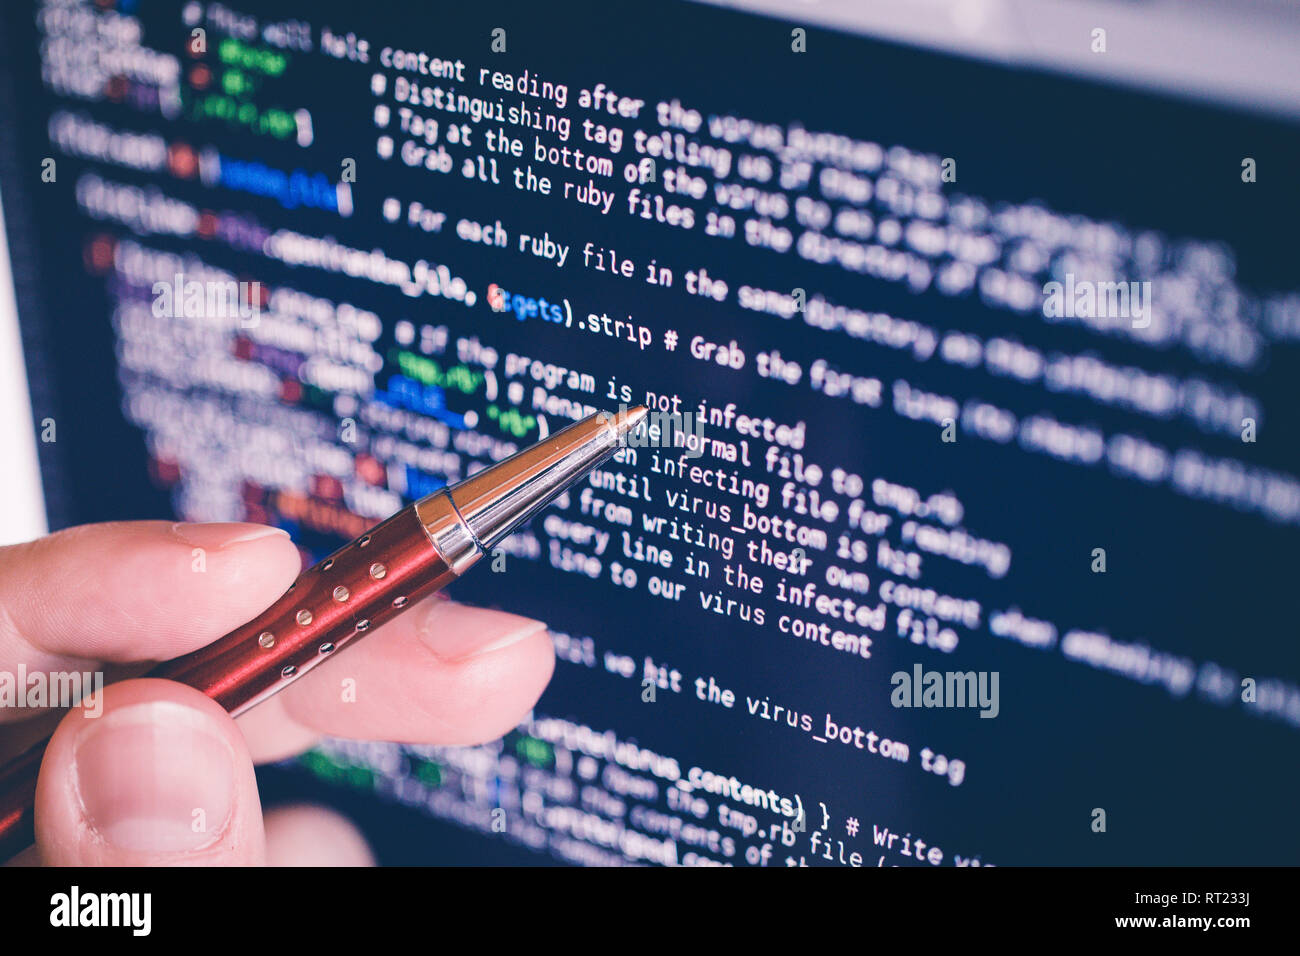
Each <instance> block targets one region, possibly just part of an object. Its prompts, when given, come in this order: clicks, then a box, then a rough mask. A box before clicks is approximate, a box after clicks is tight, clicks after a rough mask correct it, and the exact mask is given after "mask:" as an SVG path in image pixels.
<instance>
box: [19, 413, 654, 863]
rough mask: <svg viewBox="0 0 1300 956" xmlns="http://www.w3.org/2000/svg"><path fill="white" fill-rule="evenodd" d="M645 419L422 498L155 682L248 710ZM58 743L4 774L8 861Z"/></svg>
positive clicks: (559, 488)
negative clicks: (177, 683)
mask: <svg viewBox="0 0 1300 956" xmlns="http://www.w3.org/2000/svg"><path fill="white" fill-rule="evenodd" d="M646 413H647V409H646V408H645V407H644V406H637V407H635V408H632V409H627V410H624V411H620V412H618V413H610V412H597V413H596V414H594V415H591V416H589V417H588V418H585V419H583V420H582V421H580V422H575V423H574V424H572V425H569V426H568V427H566V428H562V429H560V430H559V431H557V432H555V433H554V434H553V435H550V436H548V437H547V438H544V439H542V440H541V441H539V442H537V443H536V444H534V445H531V446H530V447H528V448H525V449H523V450H522V451H520V452H518V453H517V454H514V455H512V456H511V457H509V458H507V459H505V460H503V461H500V462H497V463H496V464H494V465H489V466H488V467H487V468H484V469H483V470H482V471H479V472H477V473H475V474H473V475H471V476H470V477H468V478H466V479H465V480H463V481H461V482H458V483H457V484H455V485H453V486H451V487H449V488H443V489H440V490H439V491H436V492H434V493H433V494H431V495H428V496H426V497H424V498H421V499H420V500H419V501H417V502H415V503H414V504H412V505H408V506H407V507H405V508H403V509H402V510H401V511H399V512H397V514H395V515H393V516H392V517H391V518H388V519H387V520H385V521H383V522H381V523H380V524H377V525H375V526H374V527H373V528H371V529H370V530H369V531H367V532H366V533H365V534H363V535H361V536H360V537H358V538H356V539H355V540H354V541H351V542H349V543H348V544H346V545H344V546H343V547H342V548H340V549H339V550H337V551H335V552H334V553H333V554H331V555H330V556H329V557H327V558H325V559H324V560H322V561H320V562H319V563H317V564H315V565H313V566H312V567H310V568H308V569H307V570H306V571H304V572H303V573H302V574H301V575H299V576H298V578H297V579H296V580H295V581H294V583H293V584H291V585H290V586H289V590H288V591H286V592H285V593H284V595H283V596H281V597H280V598H279V599H278V600H277V601H276V602H275V603H274V604H272V605H271V606H270V607H269V608H267V609H266V610H265V611H263V612H262V613H261V614H259V615H258V616H257V617H255V618H253V619H252V620H251V621H249V622H248V623H247V624H244V625H242V626H241V627H238V628H236V629H235V630H233V631H231V632H230V633H229V634H227V635H226V636H225V637H223V638H221V639H219V640H217V641H214V642H213V643H211V644H209V645H207V646H206V647H202V648H200V649H199V650H197V651H194V652H193V653H191V654H187V655H185V656H184V657H178V658H176V659H175V660H172V661H168V662H167V663H165V664H162V665H160V666H158V667H157V668H155V669H154V670H152V671H150V672H149V673H148V674H147V675H146V676H148V677H161V678H166V679H168V680H175V681H180V682H181V683H183V684H188V685H190V686H191V687H194V688H197V689H198V690H201V691H202V692H203V693H205V694H207V695H208V696H209V697H211V698H212V699H213V700H215V701H216V702H217V703H219V704H221V705H222V706H223V707H224V708H225V709H226V710H227V711H229V712H230V713H231V714H232V715H234V716H238V715H239V714H242V713H243V712H244V711H246V710H248V709H249V708H251V707H253V706H255V705H256V704H258V703H260V702H261V701H263V700H266V699H267V698H268V697H271V696H273V695H274V694H276V693H277V692H279V691H281V690H283V689H284V688H285V687H287V686H288V685H289V684H291V683H292V682H294V681H296V680H299V679H300V678H301V677H302V676H303V675H304V674H307V673H308V672H309V671H311V670H312V669H313V668H314V667H316V666H318V665H319V664H321V663H322V662H323V661H325V660H326V659H328V658H330V657H333V656H334V655H336V654H337V653H338V652H339V651H340V650H342V649H343V648H344V647H346V646H347V645H348V644H351V643H353V642H355V641H356V640H357V639H359V638H360V637H362V636H364V635H365V634H366V633H368V632H369V631H371V630H373V629H374V628H376V627H378V626H379V625H381V624H383V623H385V622H386V621H389V620H391V619H392V618H394V617H396V616H397V615H399V614H401V613H402V612H403V611H404V610H406V609H407V608H409V607H411V606H412V605H413V604H415V603H416V602H417V601H418V600H420V599H421V598H424V597H427V596H428V595H430V594H432V593H434V592H435V591H439V590H441V589H442V588H444V587H445V586H446V585H448V584H450V583H451V582H452V581H454V580H456V578H458V577H460V575H462V574H464V573H465V572H466V571H467V570H469V569H470V568H471V567H473V566H474V564H476V563H477V562H478V560H479V559H480V558H482V557H483V555H484V554H486V553H488V552H490V551H491V550H492V548H493V547H495V546H496V545H497V544H499V543H500V542H501V541H503V540H504V539H505V538H506V537H508V536H509V535H510V534H511V533H512V532H513V531H515V529H517V528H518V527H519V526H520V525H522V524H524V523H525V522H526V521H528V520H529V519H530V518H531V517H533V515H535V514H537V512H539V511H541V510H542V509H543V508H544V507H546V505H548V504H549V503H550V502H552V501H553V500H554V499H555V498H556V497H558V496H559V495H560V494H561V493H562V492H564V491H565V490H566V489H567V488H569V487H571V486H572V485H573V484H574V483H575V482H577V481H578V480H580V479H581V478H582V477H583V476H584V475H586V474H587V473H588V472H590V471H591V470H592V469H593V468H595V467H596V466H597V465H599V464H601V462H603V461H605V460H606V459H607V458H609V456H610V455H612V454H613V453H614V452H615V451H616V450H617V449H618V448H619V446H620V445H621V444H622V443H623V440H624V438H625V437H626V436H627V435H628V434H629V433H630V432H632V431H633V430H634V429H635V428H636V427H637V426H638V425H639V424H640V423H641V421H642V419H644V418H645V416H646ZM47 743H48V740H45V741H41V742H40V743H38V744H36V745H35V746H34V747H32V748H30V749H29V750H27V751H25V752H24V753H23V754H21V755H20V756H18V757H17V758H15V759H14V760H12V761H10V762H9V763H7V764H5V765H4V766H3V767H0V860H2V859H8V858H9V857H11V856H13V855H14V854H15V853H17V852H18V851H20V850H22V849H24V848H25V847H27V846H29V845H30V844H31V843H32V842H33V840H34V830H33V823H34V821H33V810H32V806H33V801H34V798H35V793H36V778H37V773H38V771H39V769H40V764H41V758H42V756H43V755H44V753H45V747H46V744H47Z"/></svg>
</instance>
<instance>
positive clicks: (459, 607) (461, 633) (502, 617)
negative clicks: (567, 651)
mask: <svg viewBox="0 0 1300 956" xmlns="http://www.w3.org/2000/svg"><path fill="white" fill-rule="evenodd" d="M429 605H430V606H429V609H428V611H426V612H425V617H424V622H423V623H422V624H421V625H420V639H421V640H422V641H424V644H425V646H426V647H428V648H429V649H430V650H431V651H433V653H434V654H436V655H437V656H438V657H440V658H442V659H443V660H445V661H460V660H465V659H466V658H470V657H477V656H478V655H479V654H487V653H489V652H491V651H499V650H501V648H503V647H509V646H510V645H511V644H516V643H518V642H519V641H522V640H523V639H524V638H525V637H529V636H531V635H533V634H536V633H537V632H538V631H542V630H545V629H546V624H545V623H544V622H542V621H536V620H534V619H533V618H531V617H521V616H519V615H518V614H507V613H506V612H505V611H490V610H487V609H486V608H481V607H472V606H471V605H468V604H457V603H456V602H455V601H430V602H429Z"/></svg>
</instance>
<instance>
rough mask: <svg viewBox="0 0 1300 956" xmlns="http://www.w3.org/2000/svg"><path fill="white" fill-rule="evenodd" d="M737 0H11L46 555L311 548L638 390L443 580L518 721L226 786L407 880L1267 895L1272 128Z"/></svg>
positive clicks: (1273, 501) (347, 750)
mask: <svg viewBox="0 0 1300 956" xmlns="http://www.w3.org/2000/svg"><path fill="white" fill-rule="evenodd" d="M767 6H770V7H771V9H763V10H761V11H760V10H757V9H750V10H743V9H732V8H725V7H722V6H714V5H705V4H695V3H656V4H652V5H644V4H639V5H629V4H622V3H567V4H556V5H552V4H534V5H530V6H519V7H514V6H509V7H506V6H493V5H490V4H461V3H456V4H431V3H423V4H410V5H388V4H355V3H322V2H317V3H301V2H288V0H266V2H261V0H259V2H257V3H256V4H253V3H246V2H240V0H233V2H230V3H225V2H222V3H216V2H211V3H206V2H198V0H192V2H174V3H173V2H162V0H157V2H155V0H116V2H113V0H104V2H71V0H27V2H19V3H12V4H8V5H7V6H6V9H5V12H4V14H3V23H4V26H3V34H4V36H3V41H2V44H3V67H2V68H0V97H3V100H2V101H0V106H2V107H3V109H2V111H0V121H2V123H3V125H2V126H0V190H2V193H0V195H2V198H3V204H4V205H3V210H4V219H5V226H6V230H7V237H8V247H9V251H10V262H11V266H12V274H13V284H14V292H15V301H16V303H17V312H18V317H19V321H20V328H21V336H22V339H21V340H22V345H23V354H24V357H25V374H26V378H27V382H28V387H29V390H30V404H31V418H32V432H33V435H34V436H35V438H34V441H35V442H36V447H37V451H38V452H39V461H40V470H41V481H42V488H43V494H44V501H45V506H46V508H47V513H48V523H49V525H50V527H52V528H58V527H65V526H68V525H73V524H79V523H84V522H92V521H102V520H109V519H136V518H158V517H167V516H175V517H177V518H182V519H186V520H196V521H199V520H250V521H259V522H265V523H269V524H273V525H276V526H278V527H281V528H284V529H286V530H287V531H289V532H290V534H291V535H292V537H293V540H294V541H295V542H296V543H297V544H298V546H299V547H300V548H301V549H302V551H303V553H304V559H307V560H314V559H316V558H319V557H322V556H324V555H325V554H327V553H329V552H330V551H332V550H333V549H335V548H337V547H338V546H339V545H340V544H342V543H343V542H345V541H346V540H348V539H350V538H351V537H353V536H355V535H357V534H359V533H361V532H362V531H363V530H364V529H365V528H366V527H368V526H369V525H371V524H373V523H375V522H377V521H379V520H381V519H382V518H384V517H386V516H387V515H389V514H391V513H392V512H394V511H396V510H397V509H399V508H400V507H402V506H403V505H404V504H406V503H409V502H411V501H413V500H415V499H417V498H419V497H421V496H423V495H426V494H429V493H430V492H432V491H435V490H437V489H438V488H440V487H443V486H444V485H448V484H451V483H454V482H456V481H458V480H460V479H461V478H464V477H465V476H467V475H469V474H472V473H474V472H475V471H476V470H478V469H481V468H482V467H484V466H486V465H487V464H490V463H492V462H494V461H497V460H500V459H502V458H504V457H506V456H508V455H509V454H511V453H513V452H514V451H517V450H519V449H520V448H522V447H525V446H526V445H528V444H530V443H532V442H534V441H536V440H537V439H539V438H541V437H544V436H546V435H548V434H551V433H552V432H554V431H556V430H557V429H559V428H561V427H563V426H564V425H566V424H568V423H570V422H572V421H574V420H577V419H580V418H582V417H584V416H586V415H589V414H591V413H593V412H595V411H598V410H617V409H618V408H619V407H620V406H623V407H627V406H632V405H637V404H645V405H647V406H648V407H649V408H650V410H651V412H652V413H653V414H654V420H655V421H657V422H658V423H659V425H658V426H657V427H656V429H655V430H653V431H652V432H649V433H647V440H646V441H644V442H642V443H640V444H634V443H630V444H629V446H628V447H626V448H623V449H621V450H620V451H619V453H618V454H617V455H616V456H615V457H614V458H613V459H612V460H611V461H610V462H609V463H608V464H607V465H605V466H603V467H601V468H600V469H598V470H597V471H595V472H594V473H592V474H591V475H590V477H589V479H587V480H586V481H584V482H583V483H582V484H581V485H580V486H578V487H577V488H575V489H574V490H572V491H570V492H569V493H566V494H565V495H564V496H563V497H562V498H560V499H559V501H558V502H556V504H555V505H554V506H553V507H551V508H549V509H548V510H546V511H545V512H543V513H542V514H541V515H539V516H538V517H536V518H535V519H534V520H533V521H532V522H531V523H530V524H529V525H528V526H527V527H526V528H525V529H523V530H521V531H519V532H517V533H516V534H515V535H514V536H513V537H512V538H510V539H509V541H508V542H507V543H506V544H505V545H504V546H503V547H502V548H501V549H500V550H499V551H497V552H494V554H493V555H492V557H491V562H492V566H491V568H490V569H489V568H487V567H484V568H481V569H479V570H477V571H475V573H473V574H472V575H469V576H467V577H466V578H465V579H464V580H463V581H460V582H458V583H457V584H456V585H455V586H454V588H453V589H452V595H453V597H455V598H456V599H458V600H461V601H466V602H472V603H478V604H483V605H488V606H493V607H500V608H503V609H505V610H509V611H513V612H517V613H520V614H525V615H529V616H532V617H536V618H540V619H542V620H544V621H546V622H547V624H548V625H549V628H550V631H551V633H552V636H553V640H554V645H555V651H556V658H557V663H556V669H555V674H554V677H553V678H552V680H551V683H550V685H549V686H548V688H547V690H546V692H545V694H544V695H543V696H542V698H541V700H540V701H539V702H538V704H537V706H536V707H535V708H534V710H533V711H532V713H531V714H530V715H529V716H528V718H527V719H526V720H525V721H524V722H523V723H521V724H520V725H519V726H518V727H517V728H516V729H515V730H513V731H511V732H510V733H508V734H507V735H506V736H505V737H504V738H502V739H501V740H497V741H494V742H491V743H487V744H484V745H481V746H476V747H461V748H453V747H427V746H414V745H401V744H388V743H376V742H365V741H352V740H342V739H338V740H334V739H331V740H328V741H326V742H325V743H323V744H322V745H321V746H319V747H317V748H316V749H314V750H312V751H311V752H309V753H307V754H305V755H303V756H301V757H297V758H293V759H291V760H287V761H284V762H282V763H279V764H276V765H272V766H267V767H263V768H260V769H259V783H260V787H261V791H262V794H263V799H264V800H265V801H266V802H267V803H268V804H274V803H275V802H277V801H302V800H310V801H315V802H318V803H323V804H326V805H330V806H333V807H336V808H338V809H340V810H341V811H342V812H344V813H346V814H347V815H348V816H349V817H350V818H351V819H353V820H354V821H356V823H357V824H358V826H359V827H360V828H361V829H362V831H363V832H364V834H365V836H366V838H367V840H368V841H369V842H370V844H371V846H372V847H373V848H374V850H375V854H376V857H377V859H378V860H379V861H380V862H382V863H397V864H403V863H497V864H529V865H537V864H582V865H595V866H612V865H639V864H652V865H661V864H663V865H701V866H712V865H736V866H746V865H756V866H794V865H808V866H892V865H900V866H921V867H936V866H990V865H992V866H997V865H1014V864H1102V863H1114V864H1144V863H1157V864H1188V863H1212V864H1225V863H1251V864H1254V863H1282V862H1291V861H1293V860H1294V859H1295V854H1296V851H1297V850H1298V849H1300V837H1298V834H1300V831H1297V829H1296V828H1295V827H1294V825H1292V824H1291V823H1290V821H1291V817H1292V814H1293V813H1294V794H1295V788H1296V784H1297V772H1296V767H1295V761H1294V759H1293V758H1292V757H1291V756H1288V755H1293V754H1294V753H1295V747H1296V743H1297V739H1298V738H1297V734H1298V733H1300V649H1298V648H1300V641H1297V629H1296V616H1295V611H1294V608H1293V607H1292V606H1291V600H1290V597H1288V595H1293V594H1294V593H1295V579H1296V570H1297V562H1296V557H1295V556H1296V554H1297V553H1300V403H1298V402H1297V401H1296V398H1297V387H1296V382H1297V381H1298V376H1300V361H1298V357H1300V353H1298V350H1297V341H1298V340H1300V280H1297V277H1296V271H1295V256H1296V242H1295V235H1296V224H1297V222H1300V189H1297V185H1296V182H1297V181H1296V157H1297V156H1300V127H1297V121H1296V117H1295V115H1294V110H1293V109H1292V110H1291V111H1290V112H1288V110H1287V109H1286V108H1284V107H1279V106H1278V105H1277V102H1276V98H1273V99H1270V98H1268V97H1265V96H1262V95H1261V96H1259V97H1255V98H1253V99H1252V97H1251V96H1250V95H1249V93H1248V92H1247V93H1244V94H1243V93H1241V92H1240V91H1236V92H1235V93H1234V94H1233V95H1227V96H1212V95H1208V94H1206V93H1205V92H1204V91H1192V93H1189V92H1188V90H1186V89H1179V88H1177V87H1178V84H1177V82H1172V83H1165V84H1146V85H1142V84H1125V83H1122V82H1116V81H1115V79H1114V78H1113V77H1106V76H1102V75H1099V74H1098V75H1090V74H1087V73H1085V72H1084V71H1083V70H1081V69H1080V70H1075V69H1064V68H1062V69H1052V68H1050V66H1049V65H1046V64H1037V65H1032V66H1027V65H1025V64H1023V63H1013V62H1006V61H1003V62H998V61H997V60H996V59H995V58H992V57H988V56H980V55H973V54H971V53H970V52H969V51H967V52H962V51H956V50H952V49H947V50H944V49H936V48H934V47H932V46H927V45H925V44H919V43H913V42H906V41H905V40H903V39H899V38H897V37H886V36H882V35H879V34H875V35H872V34H871V33H870V31H866V30H858V29H854V28H853V27H852V25H851V24H848V23H845V22H840V21H836V20H834V19H833V18H814V16H815V15H816V14H817V13H818V5H816V4H813V5H808V6H807V10H808V11H809V12H808V14H807V16H808V17H809V18H810V19H802V18H801V10H803V8H804V5H790V6H787V7H781V6H780V5H778V4H771V5H767ZM840 6H841V8H842V5H840ZM1100 6H1101V5H1097V6H1096V7H1094V8H1093V9H1094V11H1096V10H1097V7H1100ZM1136 6H1141V5H1136ZM1103 13H1105V11H1104V10H1102V11H1100V12H1098V15H1097V16H1096V17H1094V19H1095V20H1097V22H1096V23H1092V22H1085V23H1083V25H1082V26H1081V27H1080V29H1079V30H1077V31H1076V32H1075V33H1074V34H1073V35H1072V36H1071V37H1070V39H1069V42H1070V43H1072V44H1073V45H1074V47H1073V48H1074V49H1075V50H1076V51H1077V54H1078V57H1079V59H1080V60H1081V61H1084V60H1087V61H1090V62H1091V60H1092V59H1095V60H1096V61H1097V62H1105V58H1106V57H1123V56H1125V55H1126V52H1125V51H1126V50H1127V51H1128V54H1129V55H1131V52H1132V50H1133V48H1134V47H1135V46H1136V45H1138V44H1140V43H1151V42H1153V41H1152V37H1150V36H1146V35H1143V34H1142V33H1141V31H1135V30H1134V29H1132V28H1131V22H1129V21H1125V24H1127V25H1128V26H1127V27H1124V26H1121V25H1112V26H1111V27H1110V29H1109V30H1107V28H1106V27H1107V23H1108V22H1109V21H1107V20H1106V18H1105V16H1102V14H1103ZM1233 39H1234V38H1233V34H1232V33H1231V32H1226V33H1224V34H1223V35H1222V38H1221V42H1222V44H1223V51H1224V59H1228V60H1230V59H1232V58H1233V57H1234V56H1235V57H1236V58H1237V59H1240V51H1237V50H1234V47H1233ZM1292 49H1294V47H1293V48H1292ZM1216 68H1217V67H1216V66H1215V64H1210V63H1207V64H1205V71H1206V72H1207V74H1208V73H1211V72H1213V71H1214V70H1215V69H1216ZM1187 69H1188V73H1189V74H1191V73H1193V72H1195V69H1194V65H1192V64H1188V65H1187ZM1192 85H1193V84H1191V83H1190V82H1189V84H1188V87H1189V88H1190V87H1191V86H1192ZM1193 94H1194V95H1193ZM345 661H346V657H345V656H341V657H340V658H339V659H338V660H337V661H333V662H330V663H329V664H327V665H325V666H326V667H345V666H346V663H345Z"/></svg>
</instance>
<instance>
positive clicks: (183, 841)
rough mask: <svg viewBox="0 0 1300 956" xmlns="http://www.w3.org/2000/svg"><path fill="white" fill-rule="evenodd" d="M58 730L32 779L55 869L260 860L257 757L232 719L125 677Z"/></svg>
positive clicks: (44, 850)
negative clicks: (256, 776)
mask: <svg viewBox="0 0 1300 956" xmlns="http://www.w3.org/2000/svg"><path fill="white" fill-rule="evenodd" d="M102 695H103V700H102V703H103V709H102V713H101V712H100V708H99V707H98V706H97V704H96V702H95V701H94V700H92V699H88V700H86V701H83V702H82V706H80V707H75V708H73V709H72V711H70V712H69V713H68V714H67V715H66V716H65V717H64V718H63V721H62V722H61V723H60V724H59V728H58V730H56V731H55V733H54V736H53V737H52V738H51V740H50V744H49V748H48V749H47V750H46V752H45V759H44V762H43V763H42V764H41V773H40V777H39V778H38V780H37V784H36V846H37V848H38V849H39V851H40V855H41V860H42V862H43V863H45V864H47V865H50V866H141V865H143V866H177V865H180V866H183V865H204V866H212V865H240V866H246V865H250V864H261V863H264V862H265V858H266V838H265V835H264V833H263V830H262V809H261V805H260V803H259V802H258V797H257V781H256V779H255V777H254V775H253V762H252V759H251V758H250V757H249V754H248V747H247V745H246V744H245V743H244V737H243V734H241V733H240V731H239V729H238V727H237V726H236V725H235V722H234V721H233V720H232V719H231V718H230V716H229V715H228V714H227V713H226V712H225V711H224V710H222V709H221V707H220V705H218V704H217V703H215V702H214V701H212V700H209V699H208V698H207V697H205V696H204V695H203V694H201V693H199V692H198V691H197V690H194V689H193V688H191V687H186V686H184V685H182V684H177V683H174V682H172V681H165V680H150V679H143V680H132V681H124V682H122V683H119V684H113V685H110V686H109V687H107V688H105V689H104V690H103V691H102Z"/></svg>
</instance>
